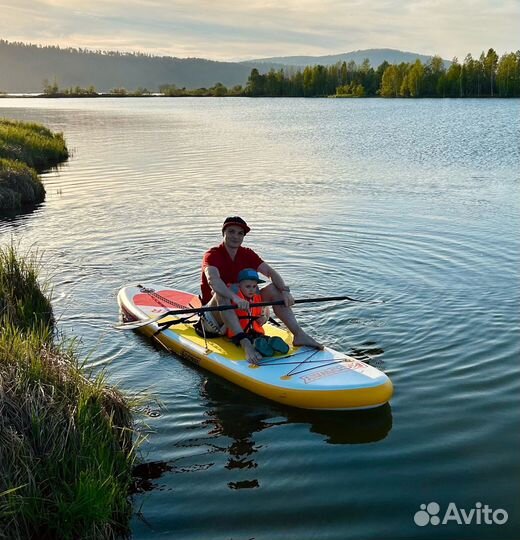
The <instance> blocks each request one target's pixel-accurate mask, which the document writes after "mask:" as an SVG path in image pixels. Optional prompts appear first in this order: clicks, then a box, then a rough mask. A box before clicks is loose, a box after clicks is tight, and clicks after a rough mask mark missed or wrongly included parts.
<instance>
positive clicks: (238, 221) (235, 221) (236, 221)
mask: <svg viewBox="0 0 520 540" xmlns="http://www.w3.org/2000/svg"><path fill="white" fill-rule="evenodd" d="M230 225H238V226H239V227H242V229H244V234H247V233H248V232H249V231H250V230H251V229H250V228H249V227H248V226H247V223H246V222H245V221H244V220H243V219H242V218H241V217H238V216H233V217H227V218H226V219H225V220H224V224H223V225H222V234H224V231H225V230H226V227H229V226H230Z"/></svg>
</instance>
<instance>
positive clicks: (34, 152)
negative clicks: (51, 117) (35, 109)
mask: <svg viewBox="0 0 520 540" xmlns="http://www.w3.org/2000/svg"><path fill="white" fill-rule="evenodd" d="M68 157H69V152H68V150H67V147H66V145H65V141H64V139H63V134H61V133H52V131H50V130H49V129H47V128H46V127H44V126H41V125H39V124H34V123H28V122H16V121H13V120H2V119H0V210H1V209H11V208H20V207H22V206H24V205H28V204H32V205H34V204H38V203H40V202H42V201H43V200H44V199H45V188H44V187H43V184H42V182H41V181H40V179H39V178H38V175H37V174H36V171H42V170H44V169H48V168H49V167H52V166H54V165H57V164H58V163H60V162H62V161H65V160H66V159H67V158H68Z"/></svg>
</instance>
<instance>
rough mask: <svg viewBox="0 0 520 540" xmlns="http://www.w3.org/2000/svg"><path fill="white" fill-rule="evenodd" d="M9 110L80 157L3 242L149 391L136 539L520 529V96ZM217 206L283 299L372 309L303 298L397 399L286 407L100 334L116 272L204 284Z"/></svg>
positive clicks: (73, 331)
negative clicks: (356, 407) (335, 298)
mask: <svg viewBox="0 0 520 540" xmlns="http://www.w3.org/2000/svg"><path fill="white" fill-rule="evenodd" d="M0 117H6V118H12V119H19V120H30V121H35V122H41V123H43V124H45V125H47V126H48V127H50V128H51V129H53V130H57V131H63V133H64V135H65V139H66V141H67V144H68V146H69V149H70V150H71V151H72V157H71V158H70V160H69V161H68V162H67V163H65V164H64V165H63V166H61V167H60V168H59V169H57V170H53V171H50V172H47V173H45V174H44V175H43V180H44V183H45V186H46V189H47V198H46V201H45V203H44V204H42V205H41V206H39V207H38V208H36V209H35V210H34V211H33V212H30V213H25V214H24V215H20V216H17V217H11V218H4V219H2V220H1V221H0V239H1V241H2V244H5V243H6V242H9V241H10V239H11V238H13V239H14V240H15V241H18V242H20V243H21V244H22V246H23V247H28V246H36V247H37V248H38V249H39V250H41V251H43V253H44V260H45V263H46V268H45V270H46V272H45V273H46V274H47V275H48V277H49V278H50V279H51V281H52V284H53V286H54V304H53V305H54V309H55V313H56V315H57V316H58V317H59V326H60V328H61V329H62V330H63V331H64V332H65V333H66V334H67V335H68V336H71V337H74V336H76V337H78V338H80V340H81V350H82V353H83V355H84V356H85V357H87V364H88V365H90V366H93V367H94V368H95V369H105V370H106V371H107V373H108V377H109V380H110V381H111V382H112V383H115V384H117V385H119V386H120V387H122V388H124V389H127V390H130V391H131V392H134V393H137V392H142V393H145V394H146V395H147V398H146V405H145V406H143V407H142V411H141V412H142V417H141V418H140V420H139V423H140V425H141V429H142V431H143V433H144V434H147V441H146V442H145V443H144V444H143V445H142V448H141V450H142V457H143V459H144V460H145V461H146V462H152V463H153V467H151V468H153V472H154V474H153V476H154V478H151V479H150V480H149V482H148V486H147V490H146V491H144V492H143V493H142V494H139V495H136V496H135V497H134V503H135V514H134V517H133V519H132V532H133V538H135V539H136V540H137V539H138V540H144V539H150V540H155V539H159V538H178V539H183V540H184V539H189V540H192V539H193V540H199V539H205V540H230V539H233V540H242V539H243V540H246V539H253V538H254V539H256V540H277V539H288V538H290V539H298V540H301V539H309V540H310V539H316V540H333V539H334V540H350V539H352V540H365V539H366V540H379V539H388V540H390V539H391V540H394V539H395V540H400V539H406V538H414V539H415V538H417V539H454V538H456V539H472V540H480V539H482V540H488V539H489V540H514V539H516V538H518V537H519V534H520V498H519V497H518V486H519V485H520V459H519V450H520V430H519V429H518V427H519V423H520V377H519V374H520V362H519V359H520V355H519V352H520V351H519V349H520V333H519V328H520V309H519V307H520V273H519V268H520V226H519V225H520V189H519V187H520V169H519V163H520V148H519V144H518V143H519V140H520V125H519V122H518V119H519V118H520V101H518V100H496V99H486V100H484V99H482V100H470V99H467V100H448V99H446V100H427V99H423V100H383V99H360V100H346V99H345V100H333V99H247V98H228V99H226V98H220V99H219V98H207V99H203V98H199V99H197V98H178V99H168V98H141V99H57V100H52V99H11V98H6V99H1V100H0ZM228 215H241V216H242V217H243V218H244V219H246V221H247V222H248V223H249V224H250V226H251V228H252V230H251V233H250V234H249V235H248V236H247V238H246V243H245V245H248V246H250V247H253V248H254V249H255V250H256V251H258V252H259V253H260V255H261V256H262V257H263V258H264V259H265V260H266V261H267V262H269V263H270V264H272V265H273V266H274V267H275V268H276V269H277V270H278V271H279V272H280V273H281V274H282V276H283V277H284V278H285V280H286V282H287V283H288V284H290V285H291V288H292V290H293V294H294V296H295V297H296V298H303V297H313V296H327V295H339V294H341V295H350V296H355V297H358V298H364V299H380V300H385V303H384V304H383V305H364V304H353V303H338V304H313V305H307V306H305V305H301V306H298V307H296V308H295V309H296V310H297V315H298V317H299V319H300V321H301V322H302V325H303V326H304V327H305V328H306V329H307V330H308V331H309V332H311V333H312V334H313V335H315V336H316V337H318V338H319V339H320V340H322V341H323V342H324V343H326V344H327V345H329V346H331V347H333V348H336V349H339V350H342V351H344V352H346V353H349V354H354V355H356V356H358V357H360V358H363V357H368V358H371V359H372V360H373V361H375V362H377V363H378V365H382V366H383V369H384V371H385V372H386V373H387V374H388V375H389V377H390V378H391V379H392V381H393V383H394V387H395V395H394V397H393V399H392V400H391V403H390V405H388V406H385V407H381V408H378V409H374V410H370V411H357V412H342V413H330V412H320V413H318V412H312V411H303V410H296V409H289V408H285V407H283V406H280V405H277V404H275V403H271V402H268V401H265V400H263V399H262V398H259V397H256V396H254V395H252V394H249V393H248V392H246V391H244V390H241V389H238V388H236V387H234V386H232V385H231V384H229V383H226V382H224V381H221V380H219V379H218V378H216V377H215V376H213V375H211V374H208V373H205V372H203V371H201V370H200V369H198V368H195V367H194V366H192V365H191V364H189V363H187V362H185V361H182V360H180V359H178V358H176V357H174V356H173V355H170V354H168V353H167V352H165V351H162V350H159V349H158V348H157V347H155V346H154V345H153V344H152V343H150V342H149V341H148V340H146V339H144V338H142V337H140V336H138V335H135V334H134V333H132V332H117V331H115V330H113V329H112V328H111V325H112V323H113V322H114V321H116V320H117V318H118V312H117V303H116V295H117V292H118V289H119V288H120V287H122V286H123V285H126V284H129V283H135V282H159V283H164V284H165V285H169V286H173V287H175V288H179V289H184V290H188V291H191V292H198V284H199V272H200V262H201V257H202V254H203V252H204V251H205V250H206V249H207V248H209V247H210V246H213V245H216V244H218V243H219V242H220V241H221V234H220V228H221V224H222V221H223V220H224V218H225V217H226V216H228ZM429 503H436V504H433V505H430V506H428V507H427V508H426V510H428V511H429V512H425V509H424V506H423V507H421V505H427V504H429ZM450 503H451V504H450ZM485 505H487V508H490V509H491V510H493V512H495V513H493V514H491V513H490V514H489V516H488V520H487V521H490V523H487V522H486V520H485V519H484V517H485V516H484V510H485V508H486V506H485ZM454 508H456V509H455V510H454ZM461 509H462V510H464V511H465V512H466V514H468V515H469V513H470V511H471V510H472V509H473V514H471V516H472V517H471V520H470V522H469V523H468V524H465V523H464V522H463V521H461V519H457V516H460V510H461ZM490 512H491V511H490ZM504 512H506V513H507V519H506V518H505V516H506V514H505V513H504ZM430 518H431V519H430ZM434 518H438V520H439V521H440V523H439V524H438V525H436V524H435V523H437V521H436V519H434ZM495 518H496V519H495ZM417 523H419V525H418V524H417Z"/></svg>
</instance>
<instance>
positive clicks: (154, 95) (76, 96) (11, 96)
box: [0, 92, 520, 100]
mask: <svg viewBox="0 0 520 540" xmlns="http://www.w3.org/2000/svg"><path fill="white" fill-rule="evenodd" d="M34 98H43V99H71V98H72V99H100V98H110V99H112V98H125V99H126V98H250V99H353V100H364V99H389V100H395V99H399V100H401V99H403V100H423V99H435V100H444V99H453V100H467V99H478V100H480V99H498V100H503V99H506V100H509V99H520V98H519V97H518V96H501V97H499V96H462V97H460V96H457V97H455V96H392V97H390V96H351V95H341V94H340V95H336V94H332V95H328V96H248V95H245V94H242V95H229V94H228V95H223V96H216V95H213V94H181V95H174V96H171V95H167V94H159V93H155V92H154V93H151V94H131V93H128V94H111V93H108V92H107V93H104V92H100V93H97V94H59V95H49V94H44V93H41V94H34V93H27V94H20V93H16V94H5V93H4V94H0V99H34Z"/></svg>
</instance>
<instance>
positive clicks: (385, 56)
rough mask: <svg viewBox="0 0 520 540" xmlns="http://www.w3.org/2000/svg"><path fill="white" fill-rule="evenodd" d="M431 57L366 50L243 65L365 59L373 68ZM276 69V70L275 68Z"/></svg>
mask: <svg viewBox="0 0 520 540" xmlns="http://www.w3.org/2000/svg"><path fill="white" fill-rule="evenodd" d="M432 56H433V55H431V56H427V55H424V54H418V53H412V52H405V51H398V50H396V49H364V50H360V51H352V52H347V53H342V54H331V55H326V56H274V57H272V58H258V59H255V60H248V61H247V62H242V63H243V64H248V65H260V66H261V65H265V64H268V65H272V64H277V65H278V64H283V65H286V66H298V67H303V66H312V65H316V64H321V65H322V66H329V65H333V64H337V63H338V62H347V63H348V62H351V61H354V62H356V64H361V63H362V62H363V61H364V60H365V58H368V60H369V61H370V65H371V66H372V67H373V68H377V67H378V66H380V65H381V64H382V63H383V62H384V61H385V60H386V61H387V62H388V63H389V64H400V63H401V62H415V60H417V59H419V60H420V61H421V62H422V63H423V64H424V63H426V62H428V61H429V60H430V58H431V57H432ZM444 63H445V64H446V65H449V64H451V62H449V61H447V60H445V61H444ZM275 69H276V68H275Z"/></svg>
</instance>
